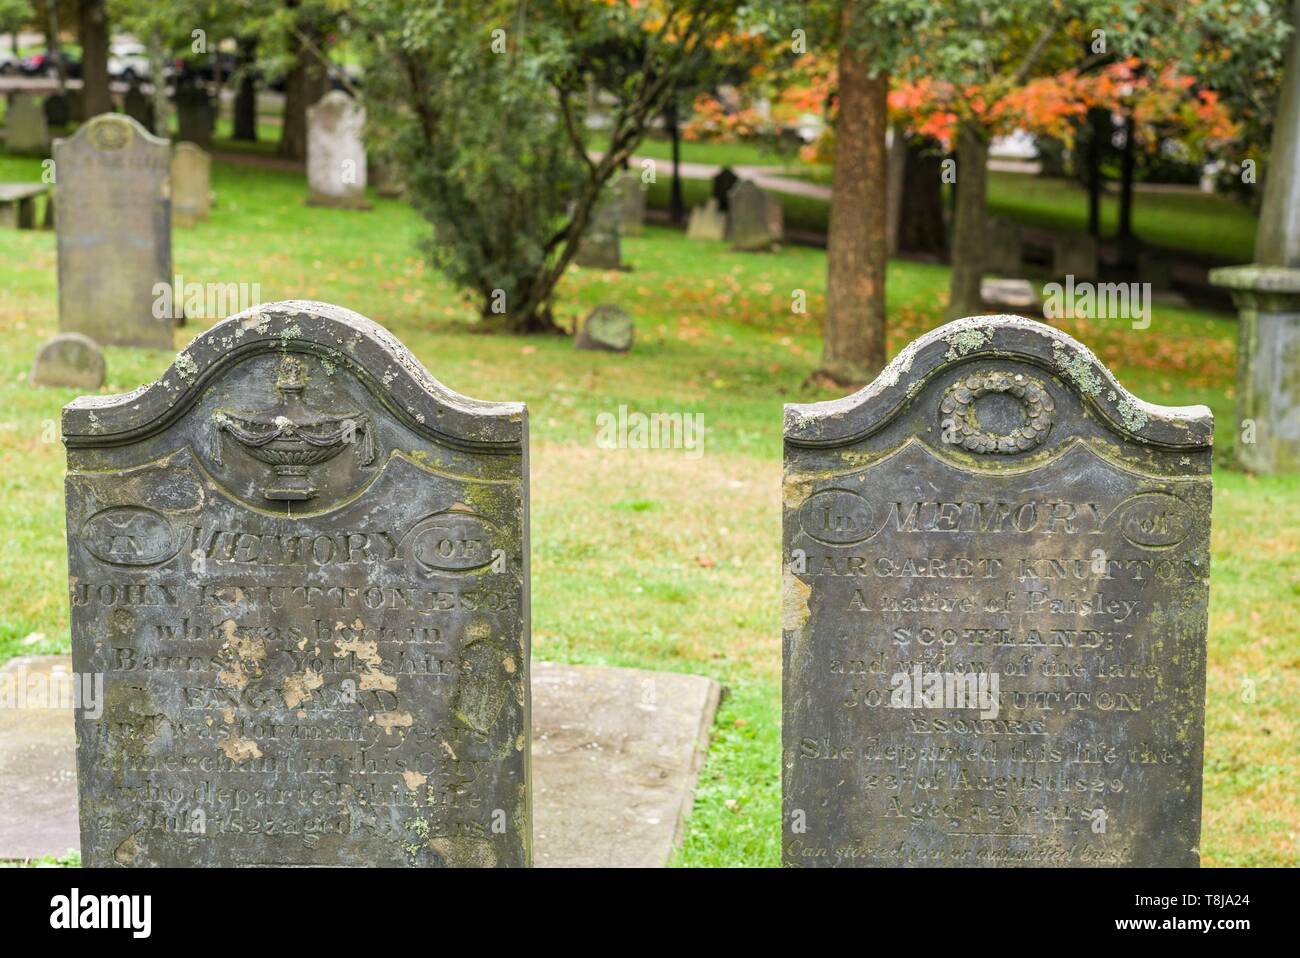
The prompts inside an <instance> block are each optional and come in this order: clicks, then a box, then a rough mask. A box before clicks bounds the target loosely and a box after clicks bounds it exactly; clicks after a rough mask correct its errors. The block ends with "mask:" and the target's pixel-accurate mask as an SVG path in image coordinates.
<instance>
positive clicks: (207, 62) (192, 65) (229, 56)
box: [171, 52, 239, 83]
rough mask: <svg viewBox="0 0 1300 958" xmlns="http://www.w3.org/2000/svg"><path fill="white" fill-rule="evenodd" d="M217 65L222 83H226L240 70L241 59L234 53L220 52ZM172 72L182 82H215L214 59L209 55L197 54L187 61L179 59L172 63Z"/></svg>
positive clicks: (186, 59)
mask: <svg viewBox="0 0 1300 958" xmlns="http://www.w3.org/2000/svg"><path fill="white" fill-rule="evenodd" d="M217 64H218V67H219V69H220V71H221V82H222V83H225V82H226V81H227V80H229V79H230V78H231V76H233V75H234V73H235V70H237V69H238V68H239V58H238V57H237V56H235V54H233V53H224V52H218V53H217ZM171 72H172V76H173V77H174V78H176V80H178V81H180V82H185V81H188V80H203V81H205V82H211V81H212V80H213V75H212V73H213V71H212V57H211V56H209V55H207V54H196V55H195V56H192V57H187V58H185V59H177V60H175V61H174V62H173V63H172V71H171Z"/></svg>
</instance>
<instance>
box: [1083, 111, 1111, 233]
mask: <svg viewBox="0 0 1300 958" xmlns="http://www.w3.org/2000/svg"><path fill="white" fill-rule="evenodd" d="M1087 122H1088V147H1087V163H1088V170H1087V180H1088V233H1089V234H1090V235H1092V236H1095V237H1096V238H1097V239H1101V186H1102V177H1101V161H1102V157H1103V156H1104V155H1105V151H1106V146H1107V144H1108V143H1109V141H1110V112H1109V111H1108V110H1103V109H1101V108H1100V107H1093V108H1092V109H1091V110H1089V111H1088V120H1087Z"/></svg>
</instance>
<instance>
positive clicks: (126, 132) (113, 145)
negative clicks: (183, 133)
mask: <svg viewBox="0 0 1300 958" xmlns="http://www.w3.org/2000/svg"><path fill="white" fill-rule="evenodd" d="M82 144H84V145H85V146H88V147H90V148H92V149H93V150H95V151H96V152H99V153H116V152H119V151H122V150H127V151H131V150H139V151H147V150H149V149H153V150H154V152H158V151H160V150H161V151H168V155H170V150H171V141H170V140H168V139H167V138H166V137H162V136H154V135H153V134H152V133H150V132H149V131H148V130H146V129H145V128H144V127H143V126H141V125H140V124H139V122H138V121H137V120H135V119H134V118H132V117H129V116H127V115H125V114H123V113H101V114H99V116H96V117H93V118H91V119H90V120H88V121H87V122H85V123H83V124H81V126H79V127H77V132H75V133H74V134H72V136H69V137H64V138H62V139H58V140H55V141H54V146H55V149H69V148H73V147H76V148H78V149H80V148H83V147H82ZM55 159H58V157H55Z"/></svg>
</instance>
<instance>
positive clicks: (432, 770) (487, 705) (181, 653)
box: [63, 302, 532, 866]
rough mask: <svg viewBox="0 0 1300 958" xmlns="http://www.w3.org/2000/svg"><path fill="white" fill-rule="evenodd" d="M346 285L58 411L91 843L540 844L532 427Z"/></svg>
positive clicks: (146, 852) (519, 411) (517, 409)
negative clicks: (94, 694) (393, 328)
mask: <svg viewBox="0 0 1300 958" xmlns="http://www.w3.org/2000/svg"><path fill="white" fill-rule="evenodd" d="M526 416H527V414H526V411H525V409H524V407H523V405H521V404H517V403H488V402H480V401H477V400H472V399H468V398H466V397H464V396H460V395H457V394H456V393H453V392H451V391H450V390H448V389H446V388H445V387H443V386H442V385H441V384H439V383H438V382H437V381H435V380H434V379H433V378H432V377H431V376H430V375H429V373H428V372H427V371H426V370H425V369H424V368H423V367H422V366H421V365H420V363H419V362H418V361H417V360H416V359H415V357H414V356H412V355H411V354H410V353H409V352H408V351H407V350H406V348H405V347H404V346H403V345H402V344H401V343H400V342H398V341H397V340H396V339H395V338H394V337H393V336H392V335H391V334H390V333H388V332H387V331H386V330H384V329H383V328H382V327H380V326H379V325H377V324H375V323H373V322H371V321H370V320H368V319H365V318H364V317H362V316H359V315H357V314H356V313H353V312H350V311H348V310H345V309H341V308H339V307H336V306H329V305H326V304H323V303H311V302H286V303H276V304H271V305H268V306H262V307H258V308H256V309H253V310H249V311H247V312H244V313H241V314H239V315H237V316H234V317H231V318H230V319H228V320H226V321H224V322H222V323H220V324H218V325H217V326H215V327H213V328H212V329H211V330H209V331H208V332H206V333H204V334H203V335H202V336H200V337H199V338H198V339H197V340H195V342H194V343H193V344H192V345H190V346H189V347H187V348H186V349H185V350H184V351H183V352H182V353H180V354H179V355H178V356H177V359H176V362H175V363H174V364H173V365H172V367H171V368H170V369H169V370H168V371H167V372H166V373H165V374H164V375H163V377H162V379H161V380H159V381H158V382H155V383H153V384H151V385H149V386H146V387H143V388H141V389H139V390H136V391H135V392H133V393H130V394H128V395H124V396H113V397H92V398H83V399H79V400H77V401H76V402H73V403H72V404H70V405H69V406H68V407H67V408H66V409H65V410H64V414H63V435H64V439H65V442H66V444H67V446H68V474H67V479H66V490H67V524H68V553H69V575H70V589H69V591H70V596H71V606H72V615H71V629H72V656H73V666H74V670H75V671H77V672H78V673H94V674H102V675H103V679H104V696H103V698H104V708H103V715H102V717H101V718H100V719H99V720H98V721H95V720H92V719H91V718H89V717H87V715H85V714H81V713H79V714H78V716H77V733H78V734H77V738H78V755H77V766H78V774H79V779H80V805H81V813H80V814H81V839H82V846H81V847H82V858H83V861H84V863H85V864H88V865H114V864H117V865H199V866H217V865H313V864H314V865H466V866H508V865H527V864H529V863H530V859H531V848H532V846H531V839H530V835H531V831H530V829H531V808H530V802H531V792H530V773H529V767H530V763H529V746H528V742H529V725H530V718H529V714H530V713H529V702H530V697H529V611H528V610H529V606H528V531H527V530H528V492H527V481H528V463H527V448H528V429H527V418H526Z"/></svg>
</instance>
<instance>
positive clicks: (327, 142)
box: [307, 90, 370, 210]
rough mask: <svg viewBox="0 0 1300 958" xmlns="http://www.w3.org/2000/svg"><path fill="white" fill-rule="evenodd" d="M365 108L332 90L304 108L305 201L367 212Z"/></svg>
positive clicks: (368, 206) (345, 95)
mask: <svg viewBox="0 0 1300 958" xmlns="http://www.w3.org/2000/svg"><path fill="white" fill-rule="evenodd" d="M365 125H366V110H365V107H363V106H361V104H359V103H357V101H356V100H354V99H352V97H350V96H348V95H347V94H346V93H344V92H343V91H342V90H331V91H330V92H329V93H326V94H325V95H324V96H323V97H321V98H320V100H318V101H317V102H316V103H315V104H314V105H312V106H310V107H308V109H307V202H308V203H310V204H312V205H313V206H337V207H342V208H344V209H358V210H365V209H370V203H369V202H368V201H367V200H366V148H365V144H364V143H362V140H361V131H362V129H363V128H364V127H365Z"/></svg>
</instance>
